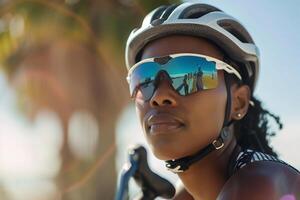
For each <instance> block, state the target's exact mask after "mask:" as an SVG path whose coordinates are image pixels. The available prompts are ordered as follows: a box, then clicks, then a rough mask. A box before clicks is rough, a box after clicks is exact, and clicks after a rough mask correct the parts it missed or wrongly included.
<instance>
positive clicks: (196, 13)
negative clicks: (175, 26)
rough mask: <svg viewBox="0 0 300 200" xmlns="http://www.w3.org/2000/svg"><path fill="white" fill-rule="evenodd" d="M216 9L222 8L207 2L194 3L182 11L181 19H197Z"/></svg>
mask: <svg viewBox="0 0 300 200" xmlns="http://www.w3.org/2000/svg"><path fill="white" fill-rule="evenodd" d="M214 11H221V10H220V9H218V8H216V7H214V6H211V5H207V4H194V5H192V6H189V7H187V8H185V9H184V10H183V11H182V12H181V14H180V16H179V19H197V18H199V17H202V16H204V15H206V14H208V13H210V12H214Z"/></svg>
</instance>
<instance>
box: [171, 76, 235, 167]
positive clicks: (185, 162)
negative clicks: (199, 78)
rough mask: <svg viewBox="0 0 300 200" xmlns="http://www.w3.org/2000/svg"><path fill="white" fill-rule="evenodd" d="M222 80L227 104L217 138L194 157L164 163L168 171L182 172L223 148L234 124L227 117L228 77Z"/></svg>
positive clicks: (229, 100) (229, 97) (228, 99)
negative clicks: (230, 127)
mask: <svg viewBox="0 0 300 200" xmlns="http://www.w3.org/2000/svg"><path fill="white" fill-rule="evenodd" d="M224 79H225V85H226V90H227V103H226V110H225V119H224V123H223V127H222V129H221V132H220V134H219V137H218V138H217V139H215V140H214V141H213V142H212V143H210V144H209V145H207V146H206V147H204V148H203V149H201V150H200V151H198V152H197V153H196V154H194V155H191V156H186V157H183V158H179V159H175V160H167V161H165V162H166V167H167V169H168V170H170V171H172V172H174V173H180V172H184V171H186V170H187V169H188V168H189V166H190V165H192V164H193V163H195V162H197V161H199V160H201V159H202V158H204V157H205V156H206V155H208V154H209V153H211V152H212V151H214V150H218V149H221V148H223V147H224V142H225V139H226V138H227V137H228V135H229V130H228V129H229V126H230V125H231V124H232V123H233V122H234V121H233V120H231V121H230V122H229V116H230V111H231V95H230V94H231V92H230V85H229V82H228V76H227V75H226V74H225V75H224Z"/></svg>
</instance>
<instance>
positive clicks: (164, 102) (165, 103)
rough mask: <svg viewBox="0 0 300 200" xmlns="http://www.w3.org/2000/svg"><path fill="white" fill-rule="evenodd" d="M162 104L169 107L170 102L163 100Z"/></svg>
mask: <svg viewBox="0 0 300 200" xmlns="http://www.w3.org/2000/svg"><path fill="white" fill-rule="evenodd" d="M163 104H164V105H171V104H172V102H171V101H170V100H169V99H165V100H163Z"/></svg>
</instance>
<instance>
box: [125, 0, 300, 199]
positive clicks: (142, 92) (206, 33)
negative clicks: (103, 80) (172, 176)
mask: <svg viewBox="0 0 300 200" xmlns="http://www.w3.org/2000/svg"><path fill="white" fill-rule="evenodd" d="M126 65H127V68H128V70H129V71H128V77H127V80H128V83H129V87H130V95H131V97H132V98H133V99H134V101H135V104H136V109H137V113H138V116H139V119H140V123H141V125H142V128H143V132H144V135H145V137H146V139H147V142H148V143H149V145H150V147H151V150H152V151H153V153H154V155H155V156H156V157H157V158H159V159H161V160H164V161H165V162H166V167H167V168H168V169H169V170H171V171H173V172H174V173H177V174H178V176H179V178H180V179H181V181H182V183H183V185H184V190H182V191H179V192H178V195H177V197H176V199H205V200H213V199H219V200H227V199H230V200H234V199H239V200H241V199H244V200H248V199H249V200H250V199H251V200H259V199H263V200H266V199H272V200H273V199H296V198H300V174H299V172H298V171H297V170H296V169H295V168H293V167H292V166H290V165H288V164H286V163H284V162H283V161H281V160H279V159H278V158H277V155H276V153H275V152H274V151H273V149H272V148H271V147H270V146H269V144H268V141H267V139H266V137H267V136H268V135H270V133H269V132H268V130H267V128H266V127H267V123H268V121H267V118H266V115H267V114H269V115H271V116H272V117H274V118H275V120H276V121H277V123H278V124H279V126H281V124H280V121H279V118H278V117H276V116H274V115H272V114H270V113H269V112H268V111H266V110H264V109H262V107H261V103H260V101H258V100H256V99H255V98H254V96H253V92H254V89H255V86H256V80H257V78H258V74H259V52H258V49H257V47H256V46H255V44H254V42H253V40H252V38H251V36H250V34H249V33H248V31H247V30H246V29H245V28H244V27H243V26H242V25H241V24H240V23H239V21H237V20H236V19H234V18H232V17H231V16H229V15H227V14H226V13H224V12H223V11H221V10H219V9H218V8H215V7H213V6H210V5H207V4H199V3H187V2H186V3H182V4H180V5H171V6H162V7H159V8H157V9H155V10H154V11H152V12H151V13H149V14H148V15H147V16H146V17H145V19H144V21H143V24H142V26H141V27H140V28H138V29H135V30H133V32H132V33H131V35H130V36H129V38H128V41H127V46H126ZM199 74H201V76H199ZM183 85H184V87H183ZM186 191H187V192H188V193H187V192H186Z"/></svg>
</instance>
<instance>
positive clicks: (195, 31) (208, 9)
mask: <svg viewBox="0 0 300 200" xmlns="http://www.w3.org/2000/svg"><path fill="white" fill-rule="evenodd" d="M172 34H182V35H191V36H196V37H197V36H199V37H203V38H207V39H209V40H210V41H212V42H214V43H215V44H216V45H217V46H219V48H221V49H222V50H223V51H224V52H225V53H226V55H227V56H228V57H229V58H230V59H231V60H233V61H234V62H236V63H238V66H239V67H240V71H241V73H242V76H243V80H244V83H245V84H248V85H249V86H250V87H251V89H252V92H253V91H254V88H255V85H256V82H257V77H258V74H259V50H258V48H257V46H256V45H255V43H254V41H253V39H252V38H251V36H250V34H249V33H248V31H247V30H246V29H245V27H244V26H243V25H242V24H241V23H240V22H239V21H238V20H237V19H235V18H233V17H231V16H230V15H228V14H226V13H224V12H223V11H221V10H220V9H218V8H216V7H214V6H211V5H208V4H202V3H195V2H193V3H192V2H185V3H181V4H179V5H171V6H161V7H159V8H157V9H155V10H153V11H152V12H150V13H149V14H148V15H147V16H146V17H145V18H144V20H143V23H142V26H141V27H140V28H135V29H134V30H133V31H132V32H131V34H130V35H129V37H128V40H127V44H126V55H125V56H126V57H125V59H126V66H127V69H130V68H131V67H132V66H133V65H134V64H135V63H136V62H138V61H139V60H140V57H141V55H140V54H141V52H142V50H143V48H144V47H145V45H146V44H147V43H149V42H150V41H152V40H155V39H158V38H161V37H164V36H167V35H172Z"/></svg>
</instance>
